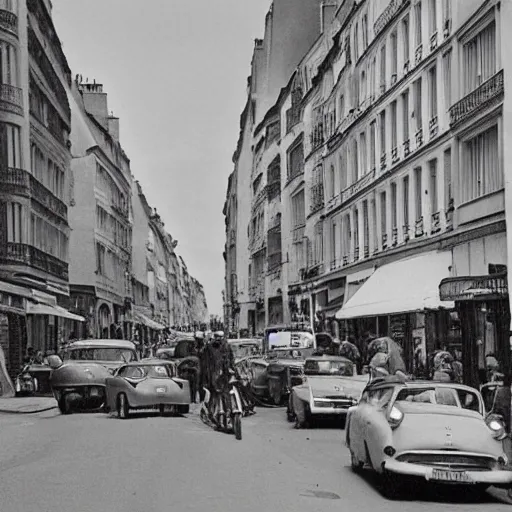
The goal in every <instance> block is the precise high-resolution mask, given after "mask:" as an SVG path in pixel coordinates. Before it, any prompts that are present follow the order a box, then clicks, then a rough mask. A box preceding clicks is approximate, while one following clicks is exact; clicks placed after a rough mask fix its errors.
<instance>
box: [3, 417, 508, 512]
mask: <svg viewBox="0 0 512 512" xmlns="http://www.w3.org/2000/svg"><path fill="white" fill-rule="evenodd" d="M243 428H244V432H243V434H244V437H243V440H242V441H236V440H235V439H234V437H233V436H229V435H225V434H221V433H216V432H214V431H212V430H210V429H209V428H207V427H206V426H205V425H203V424H202V423H201V421H200V420H199V417H198V415H197V413H192V414H190V415H189V416H188V417H163V418H162V417H160V416H158V415H147V414H141V415H137V416H135V417H134V418H133V419H129V420H127V421H122V420H118V419H117V418H114V417H110V416H107V415H103V414H80V415H78V414H77V415H71V416H61V415H60V414H59V413H58V411H56V410H53V411H47V412H44V413H41V414H38V415H0V432H1V443H0V472H1V475H0V478H1V479H2V486H1V491H0V493H1V504H2V506H1V508H2V510H6V511H18V510H19V511H22V510H23V511H26V512H32V511H34V512H36V511H45V512H46V511H52V512H69V510H79V511H80V512H89V511H91V512H92V511H94V512H99V511H107V510H108V511H109V512H120V511H123V512H141V511H144V512H153V511H155V512H157V511H158V512H160V511H162V510H173V511H180V512H181V511H201V512H203V511H206V510H212V511H216V510H219V511H223V512H231V511H237V512H238V511H240V512H253V511H254V512H256V511H257V512H261V511H269V512H271V511H280V512H285V511H293V512H302V511H304V512H306V511H308V512H309V511H311V510H322V511H323V512H328V511H331V510H332V511H337V512H339V511H340V510H359V511H366V510H368V511H369V510H379V511H382V512H385V511H388V510H389V511H391V510H393V511H394V510H397V507H398V509H399V510H407V512H413V511H427V510H428V511H437V510H439V511H446V510H461V511H468V510H475V511H479V512H480V511H482V512H484V511H501V510H509V507H510V505H506V504H503V503H500V501H499V500H498V499H497V498H496V496H495V495H493V494H492V493H491V494H490V495H489V497H488V498H487V499H486V500H485V501H484V502H475V501H474V500H472V501H470V500H469V499H468V498H465V495H464V493H463V492H457V493H454V492H451V493H449V494H444V495H442V496H436V495H435V493H432V492H431V490H429V489H418V490H416V489H415V490H414V492H412V493H411V496H409V497H406V500H408V501H404V502H401V503H398V504H397V503H395V502H391V501H387V500H386V499H384V498H383V497H382V496H381V495H380V493H379V492H378V490H377V488H376V483H375V479H374V478H372V477H371V475H368V474H363V476H358V475H355V474H353V473H352V471H351V469H350V467H349V457H348V453H347V450H346V448H345V447H344V445H343V431H342V430H340V429H339V428H335V427H334V426H332V425H328V426H323V427H320V428H316V429H313V430H294V429H293V428H292V426H291V425H290V424H289V423H287V422H286V420H285V414H284V410H283V409H270V410H269V409H258V414H257V415H255V416H253V417H251V418H247V419H244V422H243Z"/></svg>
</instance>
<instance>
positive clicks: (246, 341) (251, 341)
mask: <svg viewBox="0 0 512 512" xmlns="http://www.w3.org/2000/svg"><path fill="white" fill-rule="evenodd" d="M228 343H230V344H233V345H237V344H249V345H250V344H255V345H256V344H258V345H259V344H260V343H261V341H260V340H258V339H255V338H243V339H236V340H228Z"/></svg>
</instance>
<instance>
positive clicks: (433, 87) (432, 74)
mask: <svg viewBox="0 0 512 512" xmlns="http://www.w3.org/2000/svg"><path fill="white" fill-rule="evenodd" d="M428 83H429V91H428V95H429V104H430V119H433V118H434V117H437V67H436V66H432V67H431V68H430V69H429V71H428Z"/></svg>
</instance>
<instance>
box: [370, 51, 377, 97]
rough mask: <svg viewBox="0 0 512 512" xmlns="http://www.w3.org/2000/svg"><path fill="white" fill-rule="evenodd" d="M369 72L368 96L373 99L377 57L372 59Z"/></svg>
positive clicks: (375, 90) (375, 88) (375, 85)
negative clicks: (369, 89)
mask: <svg viewBox="0 0 512 512" xmlns="http://www.w3.org/2000/svg"><path fill="white" fill-rule="evenodd" d="M370 70H371V71H370V80H371V81H370V88H371V91H370V94H371V95H372V97H375V95H376V94H377V57H373V59H372V63H371V67H370Z"/></svg>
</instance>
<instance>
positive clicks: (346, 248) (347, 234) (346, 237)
mask: <svg viewBox="0 0 512 512" xmlns="http://www.w3.org/2000/svg"><path fill="white" fill-rule="evenodd" d="M343 226H344V227H343V257H344V258H345V257H346V258H348V257H349V255H350V243H351V240H352V232H351V230H350V215H345V219H344V221H343Z"/></svg>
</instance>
